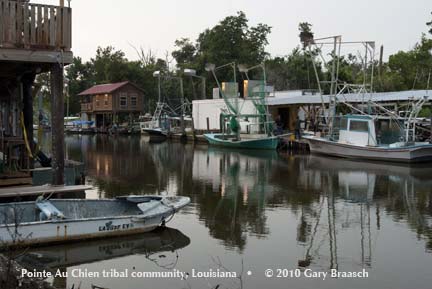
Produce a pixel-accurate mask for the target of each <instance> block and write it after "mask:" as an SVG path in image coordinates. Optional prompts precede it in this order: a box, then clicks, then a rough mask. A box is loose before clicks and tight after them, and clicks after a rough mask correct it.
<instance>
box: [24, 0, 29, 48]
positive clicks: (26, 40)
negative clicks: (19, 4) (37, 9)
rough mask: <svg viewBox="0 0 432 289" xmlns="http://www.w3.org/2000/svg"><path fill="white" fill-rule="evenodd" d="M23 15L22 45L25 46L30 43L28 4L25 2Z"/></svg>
mask: <svg viewBox="0 0 432 289" xmlns="http://www.w3.org/2000/svg"><path fill="white" fill-rule="evenodd" d="M23 12H24V13H23V17H24V45H25V47H27V46H29V44H30V19H29V17H30V15H29V13H30V11H29V6H28V4H27V3H25V4H24V11H23Z"/></svg>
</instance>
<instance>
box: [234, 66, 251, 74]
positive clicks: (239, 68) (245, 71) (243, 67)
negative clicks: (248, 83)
mask: <svg viewBox="0 0 432 289" xmlns="http://www.w3.org/2000/svg"><path fill="white" fill-rule="evenodd" d="M237 67H238V70H239V71H240V72H243V73H247V72H248V71H249V69H248V68H247V66H246V64H239V65H237Z"/></svg>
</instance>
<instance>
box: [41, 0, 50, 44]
mask: <svg viewBox="0 0 432 289" xmlns="http://www.w3.org/2000/svg"><path fill="white" fill-rule="evenodd" d="M43 13H44V15H43V28H42V29H43V38H42V44H43V45H44V46H48V35H49V23H48V7H47V6H44V9H43Z"/></svg>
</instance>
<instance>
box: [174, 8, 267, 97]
mask: <svg viewBox="0 0 432 289" xmlns="http://www.w3.org/2000/svg"><path fill="white" fill-rule="evenodd" d="M248 22H249V21H248V19H247V18H246V14H245V13H244V12H242V11H239V12H237V15H234V16H228V17H226V18H224V19H223V20H222V21H220V22H219V23H218V24H217V25H215V26H214V27H213V28H210V29H206V30H204V31H203V32H202V33H200V34H199V36H198V38H197V40H196V41H195V43H192V42H191V41H190V40H189V39H187V38H181V39H178V40H176V41H175V46H176V50H175V51H173V52H172V56H173V57H174V58H175V60H176V62H177V66H178V68H180V69H183V68H193V69H195V70H196V71H197V73H198V74H199V75H203V76H207V75H208V74H207V73H206V72H205V71H204V67H205V64H206V63H215V64H216V65H223V64H226V63H230V62H236V63H241V64H246V65H256V64H258V63H262V62H263V61H264V60H265V59H266V58H267V57H268V53H267V52H266V51H265V47H266V46H267V44H268V40H267V36H268V35H269V33H270V32H271V27H270V26H268V25H266V24H258V25H256V26H253V27H249V25H248ZM218 73H219V76H220V78H221V79H222V80H223V81H231V80H232V79H233V75H232V73H233V72H232V70H231V69H226V70H222V71H220V72H218ZM208 83H209V85H207V87H208V89H211V88H212V87H214V86H215V85H216V84H215V82H214V80H213V79H212V78H209V79H208Z"/></svg>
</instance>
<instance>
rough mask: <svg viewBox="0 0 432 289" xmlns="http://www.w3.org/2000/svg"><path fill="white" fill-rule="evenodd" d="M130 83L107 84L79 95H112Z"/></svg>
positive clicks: (91, 88)
mask: <svg viewBox="0 0 432 289" xmlns="http://www.w3.org/2000/svg"><path fill="white" fill-rule="evenodd" d="M128 83H129V81H123V82H117V83H107V84H98V85H95V86H92V87H90V88H89V89H86V90H84V91H83V92H81V93H79V94H78V95H92V94H103V93H111V92H113V91H115V90H117V89H119V88H120V87H122V86H124V85H126V84H128Z"/></svg>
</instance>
